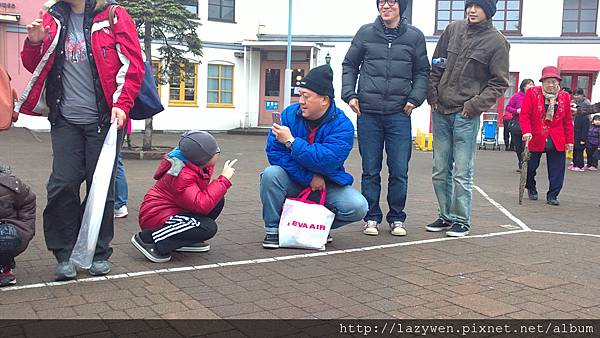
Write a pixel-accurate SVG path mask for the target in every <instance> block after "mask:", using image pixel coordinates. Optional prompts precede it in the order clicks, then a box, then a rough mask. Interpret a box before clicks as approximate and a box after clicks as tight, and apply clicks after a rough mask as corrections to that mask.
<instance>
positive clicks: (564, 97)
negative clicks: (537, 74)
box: [520, 66, 573, 206]
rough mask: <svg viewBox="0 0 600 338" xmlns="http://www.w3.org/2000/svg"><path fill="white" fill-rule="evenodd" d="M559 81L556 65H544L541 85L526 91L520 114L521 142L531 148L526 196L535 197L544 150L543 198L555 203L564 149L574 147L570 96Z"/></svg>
mask: <svg viewBox="0 0 600 338" xmlns="http://www.w3.org/2000/svg"><path fill="white" fill-rule="evenodd" d="M560 81H561V77H560V75H559V74H558V69H557V68H556V67H553V66H548V67H545V68H544V69H543V70H542V78H541V79H540V82H542V85H541V86H538V87H534V88H531V89H529V90H528V91H527V93H526V94H525V100H524V101H523V106H522V108H521V116H520V122H521V129H522V130H523V141H525V144H526V146H527V147H528V148H529V150H530V151H531V158H530V159H529V166H528V168H527V184H526V185H525V187H526V188H527V191H528V194H529V199H531V200H537V199H538V192H537V189H536V182H535V175H536V171H537V168H538V167H539V165H540V159H541V157H542V153H546V160H547V163H548V180H549V181H550V188H549V189H548V193H547V194H546V201H547V203H548V204H550V205H554V206H557V205H559V202H558V194H559V193H560V190H561V189H562V186H563V182H564V179H565V159H566V156H565V150H573V117H572V116H571V98H570V95H569V94H568V93H567V92H565V91H563V90H562V89H561V88H560Z"/></svg>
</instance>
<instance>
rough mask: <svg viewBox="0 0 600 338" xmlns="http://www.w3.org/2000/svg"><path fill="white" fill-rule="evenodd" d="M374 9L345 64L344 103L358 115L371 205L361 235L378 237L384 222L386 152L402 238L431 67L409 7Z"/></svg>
mask: <svg viewBox="0 0 600 338" xmlns="http://www.w3.org/2000/svg"><path fill="white" fill-rule="evenodd" d="M375 3H376V5H377V8H378V10H379V14H380V15H379V16H378V17H377V19H376V20H375V22H373V23H370V24H366V25H364V26H362V27H361V28H360V29H359V30H358V32H357V33H356V35H355V36H354V39H353V40H352V45H351V46H350V49H348V53H347V54H346V58H345V59H344V62H343V64H342V65H343V76H342V99H343V100H344V101H346V102H347V103H348V104H349V105H350V108H352V110H353V111H354V112H355V113H356V114H357V115H358V120H357V128H358V145H359V150H360V154H361V157H362V171H363V173H362V180H361V188H362V194H363V195H364V196H365V198H366V199H367V202H368V203H369V212H368V213H367V215H366V216H365V218H364V220H365V222H366V224H365V228H364V231H363V232H364V233H365V234H366V235H378V234H379V231H378V227H379V223H381V221H382V219H383V214H382V211H381V208H380V207H379V197H380V193H381V177H380V172H381V167H382V161H383V148H384V146H385V150H386V153H387V158H388V159H387V165H388V168H389V183H388V197H387V200H388V205H389V212H388V214H387V216H386V221H387V222H388V224H389V225H390V229H391V232H392V235H396V236H404V235H406V231H405V229H404V221H405V220H406V213H405V212H404V206H405V204H406V192H407V187H408V162H409V160H410V156H411V151H412V134H411V121H410V114H411V113H412V110H413V109H414V108H416V107H418V106H420V105H421V104H422V103H423V101H425V98H426V96H427V86H428V81H429V71H430V67H429V59H428V57H427V50H426V47H425V37H424V36H423V33H422V32H421V31H420V30H419V29H417V28H415V27H413V26H411V25H409V24H408V23H407V20H406V18H404V17H402V14H403V13H404V11H405V10H406V6H407V3H408V1H407V0H376V1H375ZM359 74H360V80H359V81H358V90H357V89H356V82H357V80H358V75H359Z"/></svg>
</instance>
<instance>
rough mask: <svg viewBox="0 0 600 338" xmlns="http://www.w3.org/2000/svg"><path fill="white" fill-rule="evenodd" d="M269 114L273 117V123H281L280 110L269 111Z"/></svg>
mask: <svg viewBox="0 0 600 338" xmlns="http://www.w3.org/2000/svg"><path fill="white" fill-rule="evenodd" d="M271 116H272V117H273V123H277V124H278V125H280V126H281V125H282V124H281V113H280V112H273V113H271Z"/></svg>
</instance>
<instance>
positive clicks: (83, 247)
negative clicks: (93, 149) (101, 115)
mask: <svg viewBox="0 0 600 338" xmlns="http://www.w3.org/2000/svg"><path fill="white" fill-rule="evenodd" d="M116 155H117V120H116V119H115V121H114V122H113V123H112V124H111V126H110V129H109V130H108V134H107V135H106V138H105V139H104V145H103V146H102V150H101V151H100V157H98V162H97V163H96V169H95V170H94V178H93V180H92V187H91V188H90V191H89V192H88V197H87V202H86V204H85V211H84V212H83V219H82V220H81V228H80V229H79V236H77V242H76V243H75V247H74V248H73V252H72V253H71V258H70V260H71V262H73V264H75V266H77V267H79V268H82V269H89V268H90V266H91V265H92V260H93V258H94V252H95V251H96V244H97V243H98V233H99V232H100V225H101V224H102V218H103V216H104V207H105V205H106V196H107V195H108V188H109V186H110V178H111V176H112V173H113V167H114V165H115V157H116Z"/></svg>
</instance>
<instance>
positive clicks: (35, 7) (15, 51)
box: [0, 0, 46, 94]
mask: <svg viewBox="0 0 600 338" xmlns="http://www.w3.org/2000/svg"><path fill="white" fill-rule="evenodd" d="M45 2H46V0H0V14H18V15H19V16H20V17H19V21H18V22H17V23H0V25H1V26H3V27H1V28H0V40H1V41H0V53H1V55H0V60H3V61H4V62H3V66H4V67H5V68H6V69H7V70H8V72H9V73H10V75H11V77H12V79H13V80H12V84H13V87H14V88H15V89H16V90H17V91H18V92H19V94H20V93H21V91H22V90H23V88H24V87H25V85H26V84H27V81H29V79H30V77H31V73H29V71H27V69H25V67H23V64H22V63H21V57H20V52H21V49H22V47H23V43H24V41H25V38H26V37H27V30H26V28H25V26H27V25H28V24H29V23H31V21H33V20H34V19H36V18H37V17H38V16H39V11H40V8H42V5H43V4H44V3H45ZM2 4H6V5H5V6H3V5H2ZM13 4H14V8H12V7H13ZM17 31H19V32H20V33H17Z"/></svg>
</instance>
